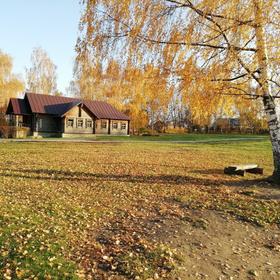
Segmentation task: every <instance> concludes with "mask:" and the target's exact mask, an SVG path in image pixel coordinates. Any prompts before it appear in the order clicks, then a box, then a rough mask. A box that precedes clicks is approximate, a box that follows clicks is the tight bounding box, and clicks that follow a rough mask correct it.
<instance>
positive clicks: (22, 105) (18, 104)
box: [6, 98, 31, 115]
mask: <svg viewBox="0 0 280 280" xmlns="http://www.w3.org/2000/svg"><path fill="white" fill-rule="evenodd" d="M6 113H7V114H10V113H13V114H14V115H30V114H31V111H30V109H29V106H28V105H27V104H26V102H25V100H24V99H19V98H11V99H10V102H9V105H8V108H7V112H6Z"/></svg>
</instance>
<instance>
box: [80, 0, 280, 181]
mask: <svg viewBox="0 0 280 280" xmlns="http://www.w3.org/2000/svg"><path fill="white" fill-rule="evenodd" d="M83 4H84V14H83V16H82V18H81V36H80V38H79V39H78V42H77V51H78V53H79V55H78V56H79V59H81V60H82V59H83V56H84V54H85V53H86V52H88V51H89V50H90V51H91V52H92V53H93V54H94V55H95V57H102V58H104V57H105V58H107V57H108V56H110V57H112V56H113V57H117V58H118V59H119V60H120V61H122V63H123V64H125V63H126V62H127V61H128V60H132V61H134V63H136V64H137V65H143V64H146V63H150V62H149V61H151V60H152V61H153V63H155V64H156V65H158V66H161V68H162V69H165V70H166V71H169V73H170V77H177V78H179V80H180V81H181V83H182V84H184V86H185V91H186V92H187V91H188V85H192V87H197V89H198V90H197V93H196V94H197V97H196V98H198V99H201V101H200V102H203V101H202V100H203V99H205V100H208V101H209V103H211V104H212V103H213V99H216V101H214V103H218V102H220V101H219V100H218V99H219V98H224V97H225V96H228V97H231V96H235V95H242V96H243V97H245V98H252V102H254V99H261V100H262V103H263V109H264V110H265V112H266V115H267V120H268V126H269V130H270V137H271V142H272V147H273V158H274V168H275V170H274V174H273V177H274V179H276V180H280V124H279V118H278V116H277V114H276V102H275V99H276V97H277V96H276V95H277V90H279V75H278V72H279V65H278V63H277V60H279V44H278V43H277V40H278V38H279V15H280V12H279V11H280V8H279V6H280V4H279V1H278V0H266V1H264V0H231V1H228V0H217V1H212V0H155V1H149V0H141V1H140V0H122V1H120V0H114V1H113V0H111V1H110V0H84V1H83ZM190 57H191V58H192V59H193V62H194V63H195V65H196V66H197V67H199V69H200V70H201V72H202V73H204V75H203V80H204V82H205V84H207V85H209V86H210V84H211V86H210V88H211V90H210V91H207V87H205V88H204V90H201V88H200V85H201V83H200V82H199V81H198V79H197V77H194V79H193V78H192V77H190V76H189V75H190V73H189V71H187V69H186V65H187V64H188V63H187V61H188V60H189V59H190ZM184 70H186V72H184ZM252 87H255V88H257V89H258V90H257V91H256V92H258V94H255V93H254V92H251V91H250V89H252ZM204 91H206V92H204ZM193 93H195V91H193ZM217 96H219V98H218V97H217ZM227 100H230V98H229V99H227ZM229 102H231V100H230V101H229ZM207 104H208V103H207ZM211 106H212V105H211ZM206 117H208V116H206Z"/></svg>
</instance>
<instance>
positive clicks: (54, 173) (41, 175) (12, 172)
mask: <svg viewBox="0 0 280 280" xmlns="http://www.w3.org/2000/svg"><path fill="white" fill-rule="evenodd" d="M0 172H1V173H0V175H1V176H5V177H15V178H26V179H37V180H58V181H64V180H68V181H89V180H98V181H117V182H128V183H145V184H153V183H157V184H170V185H188V184H191V185H197V186H208V187H209V186H210V187H219V186H229V187H252V186H259V187H270V188H271V187H272V188H273V187H275V188H277V189H279V186H278V185H273V184H270V183H269V182H268V181H267V178H263V177H262V178H260V179H249V180H247V179H244V180H240V179H239V180H236V178H237V177H234V179H233V177H230V176H229V177H225V178H220V179H211V178H207V177H205V176H204V177H203V175H223V171H222V170H219V169H209V170H208V169H205V170H194V171H190V173H197V174H201V175H202V177H195V176H191V175H186V176H182V175H130V174H105V173H90V172H77V171H66V170H53V169H7V168H6V169H5V168H2V169H0ZM239 178H240V177H239Z"/></svg>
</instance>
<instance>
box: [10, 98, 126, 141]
mask: <svg viewBox="0 0 280 280" xmlns="http://www.w3.org/2000/svg"><path fill="white" fill-rule="evenodd" d="M6 115H7V118H8V120H9V124H10V125H11V126H16V127H26V128H28V129H29V131H30V133H29V134H30V135H33V136H43V137H51V136H56V137H58V136H61V137H67V136H71V135H86V134H87V135H90V134H103V135H129V122H130V119H129V117H128V116H126V115H125V114H124V113H122V112H120V111H118V110H117V109H116V108H114V107H113V106H112V105H110V104H108V103H106V102H102V101H92V100H83V99H78V98H69V97H62V96H52V95H44V94H35V93H26V94H25V96H24V98H23V99H20V98H11V99H10V101H9V104H8V108H7V111H6Z"/></svg>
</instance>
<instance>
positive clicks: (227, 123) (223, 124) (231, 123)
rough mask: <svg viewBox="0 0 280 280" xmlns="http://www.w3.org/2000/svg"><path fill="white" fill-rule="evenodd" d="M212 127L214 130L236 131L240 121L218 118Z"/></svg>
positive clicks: (237, 119)
mask: <svg viewBox="0 0 280 280" xmlns="http://www.w3.org/2000/svg"><path fill="white" fill-rule="evenodd" d="M212 127H213V128H214V129H215V130H224V131H230V130H237V129H239V128H240V119H239V118H218V119H216V120H215V122H214V123H213V125H212Z"/></svg>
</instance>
